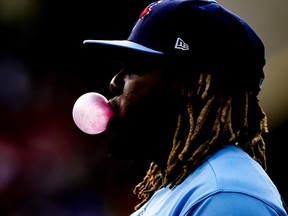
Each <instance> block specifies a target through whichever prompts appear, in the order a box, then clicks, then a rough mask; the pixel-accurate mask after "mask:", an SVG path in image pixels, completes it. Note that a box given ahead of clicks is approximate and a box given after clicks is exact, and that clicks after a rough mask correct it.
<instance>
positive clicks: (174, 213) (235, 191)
mask: <svg viewBox="0 0 288 216" xmlns="http://www.w3.org/2000/svg"><path fill="white" fill-rule="evenodd" d="M138 215H141V216H156V215H158V216H188V215H189V216H192V215H193V216H200V215H201V216H274V215H275V216H276V215H278V216H279V215H281V216H282V215H287V214H286V212H285V210H284V208H283V205H282V201H281V197H280V194H279V192H278V190H277V188H276V187H275V185H274V184H273V182H272V181H271V179H270V178H269V177H268V175H267V174H266V172H265V171H264V170H263V169H262V167H261V166H260V165H259V164H258V163H257V162H256V161H254V160H253V159H252V158H251V157H250V156H249V155H248V154H247V153H245V152H244V151H242V150H241V149H240V148H238V147H236V146H234V145H226V146H224V147H222V148H221V149H220V150H219V151H217V152H216V153H215V154H213V155H211V156H210V157H208V158H207V159H206V160H205V161H204V163H203V164H202V165H201V166H199V167H198V168H197V169H196V170H195V171H194V172H193V173H191V174H190V175H189V176H188V177H187V178H186V180H185V181H184V182H183V183H181V184H180V185H178V186H177V187H175V188H174V189H172V190H171V189H169V186H168V187H166V188H162V189H160V190H158V191H157V192H156V193H155V194H154V195H153V196H152V197H151V199H150V200H149V201H148V202H147V203H146V204H145V205H144V206H142V207H141V208H140V209H139V210H138V211H136V212H134V213H133V214H132V215H131V216H138Z"/></svg>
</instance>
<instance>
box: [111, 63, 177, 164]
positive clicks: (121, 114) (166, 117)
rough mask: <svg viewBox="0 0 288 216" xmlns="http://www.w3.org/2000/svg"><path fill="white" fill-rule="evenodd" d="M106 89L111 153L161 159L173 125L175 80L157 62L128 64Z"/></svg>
mask: <svg viewBox="0 0 288 216" xmlns="http://www.w3.org/2000/svg"><path fill="white" fill-rule="evenodd" d="M169 77H170V78H169ZM110 90H111V91H112V93H113V94H115V97H114V98H112V99H110V101H109V102H110V104H111V107H112V109H113V111H114V112H115V115H114V117H113V118H112V119H111V120H110V122H109V124H108V129H107V134H108V139H109V141H108V148H109V150H110V153H111V154H112V156H113V157H115V158H118V159H136V160H137V159H139V160H162V159H163V160H165V159H166V157H167V156H168V154H169V152H170V150H171V148H172V142H173V136H174V131H175V128H176V121H177V113H178V112H177V107H178V105H179V103H178V101H177V98H178V97H179V94H178V93H177V92H179V91H178V90H179V88H178V85H177V82H176V81H175V80H172V79H171V76H170V75H168V74H167V71H166V73H165V71H163V69H162V67H161V66H159V65H158V66H157V65H155V64H153V65H149V64H133V65H132V64H131V65H129V64H128V65H127V66H124V67H123V69H122V70H121V71H120V72H119V73H118V74H116V75H115V76H114V77H113V78H112V80H111V83H110Z"/></svg>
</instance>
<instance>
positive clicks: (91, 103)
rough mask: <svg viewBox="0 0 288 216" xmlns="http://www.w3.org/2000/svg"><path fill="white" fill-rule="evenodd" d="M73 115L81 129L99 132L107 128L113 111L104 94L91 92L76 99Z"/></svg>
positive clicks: (94, 132)
mask: <svg viewBox="0 0 288 216" xmlns="http://www.w3.org/2000/svg"><path fill="white" fill-rule="evenodd" d="M72 115H73V120H74V122H75V124H76V125H77V127H78V128H79V129H80V130H82V131H83V132H85V133H87V134H99V133H101V132H103V131H105V130H106V127H107V124H108V121H109V119H110V118H111V117H112V116H113V111H112V110H111V108H110V105H109V103H108V100H107V99H106V98H105V97H104V96H103V95H101V94H99V93H95V92H89V93H86V94H83V95H82V96H80V97H79V98H78V99H77V100H76V102H75V104H74V106H73V111H72Z"/></svg>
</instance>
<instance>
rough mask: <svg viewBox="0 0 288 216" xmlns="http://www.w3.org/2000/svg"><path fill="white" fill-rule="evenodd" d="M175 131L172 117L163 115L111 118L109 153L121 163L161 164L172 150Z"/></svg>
mask: <svg viewBox="0 0 288 216" xmlns="http://www.w3.org/2000/svg"><path fill="white" fill-rule="evenodd" d="M175 125H176V124H175ZM174 130H175V128H174V127H173V124H172V122H171V116H168V117H167V116H166V115H164V113H163V112H162V114H159V113H158V115H156V114H155V115H151V113H150V114H149V116H148V114H147V115H145V113H144V114H143V113H141V115H140V113H138V114H137V113H134V114H129V117H125V118H122V119H121V120H120V119H119V118H118V117H117V116H114V117H113V118H112V119H111V120H110V121H109V124H108V127H107V131H106V135H107V145H108V151H109V153H110V154H111V157H113V158H115V159H120V160H136V161H163V160H166V159H167V157H168V155H169V153H170V150H171V148H172V142H173V136H174Z"/></svg>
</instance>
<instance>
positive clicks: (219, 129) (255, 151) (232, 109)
mask: <svg viewBox="0 0 288 216" xmlns="http://www.w3.org/2000/svg"><path fill="white" fill-rule="evenodd" d="M190 81H191V80H190ZM217 86H218V87H217ZM181 97H182V104H181V105H180V106H181V111H180V112H179V115H178V123H177V127H176V130H175V134H174V138H173V147H172V150H171V152H170V154H169V157H168V160H167V167H166V169H164V170H163V169H160V166H159V165H158V164H157V163H156V162H152V163H151V164H150V167H149V169H148V171H147V173H146V176H145V177H144V179H143V181H142V182H140V183H139V184H138V185H136V187H135V188H134V190H133V192H134V193H135V194H137V195H138V198H139V199H140V203H139V204H138V205H136V206H135V210H137V209H139V208H140V207H141V206H142V205H143V204H144V203H145V202H147V201H148V199H149V198H150V197H151V196H152V195H153V194H154V192H155V191H156V190H158V189H159V188H161V187H166V186H168V185H169V187H170V188H173V187H175V186H177V185H179V184H180V183H181V182H182V181H184V179H185V178H186V177H187V176H188V175H189V173H190V172H192V171H193V170H194V169H195V168H196V167H197V166H199V164H200V163H201V162H202V160H203V159H204V158H205V157H207V156H208V155H209V154H212V153H213V152H214V151H215V150H216V149H217V148H219V147H220V146H222V145H224V144H227V143H234V144H236V145H238V146H239V147H241V148H242V149H243V150H244V151H246V152H247V153H248V154H249V155H250V156H251V157H252V158H253V159H255V160H256V161H257V162H259V163H260V164H261V165H262V167H263V168H264V169H265V170H266V156H265V142H264V140H263V134H265V133H268V126H267V118H266V114H265V112H264V111H263V109H262V107H261V105H260V103H259V99H258V96H257V94H255V93H254V92H253V91H249V90H246V91H242V92H240V91H239V92H237V93H235V92H234V93H231V91H224V90H223V89H222V88H219V83H218V85H217V79H216V78H215V79H213V77H212V75H211V74H206V73H201V74H200V76H198V78H197V79H196V85H193V84H190V85H189V84H187V82H186V84H185V83H183V85H182V92H181Z"/></svg>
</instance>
